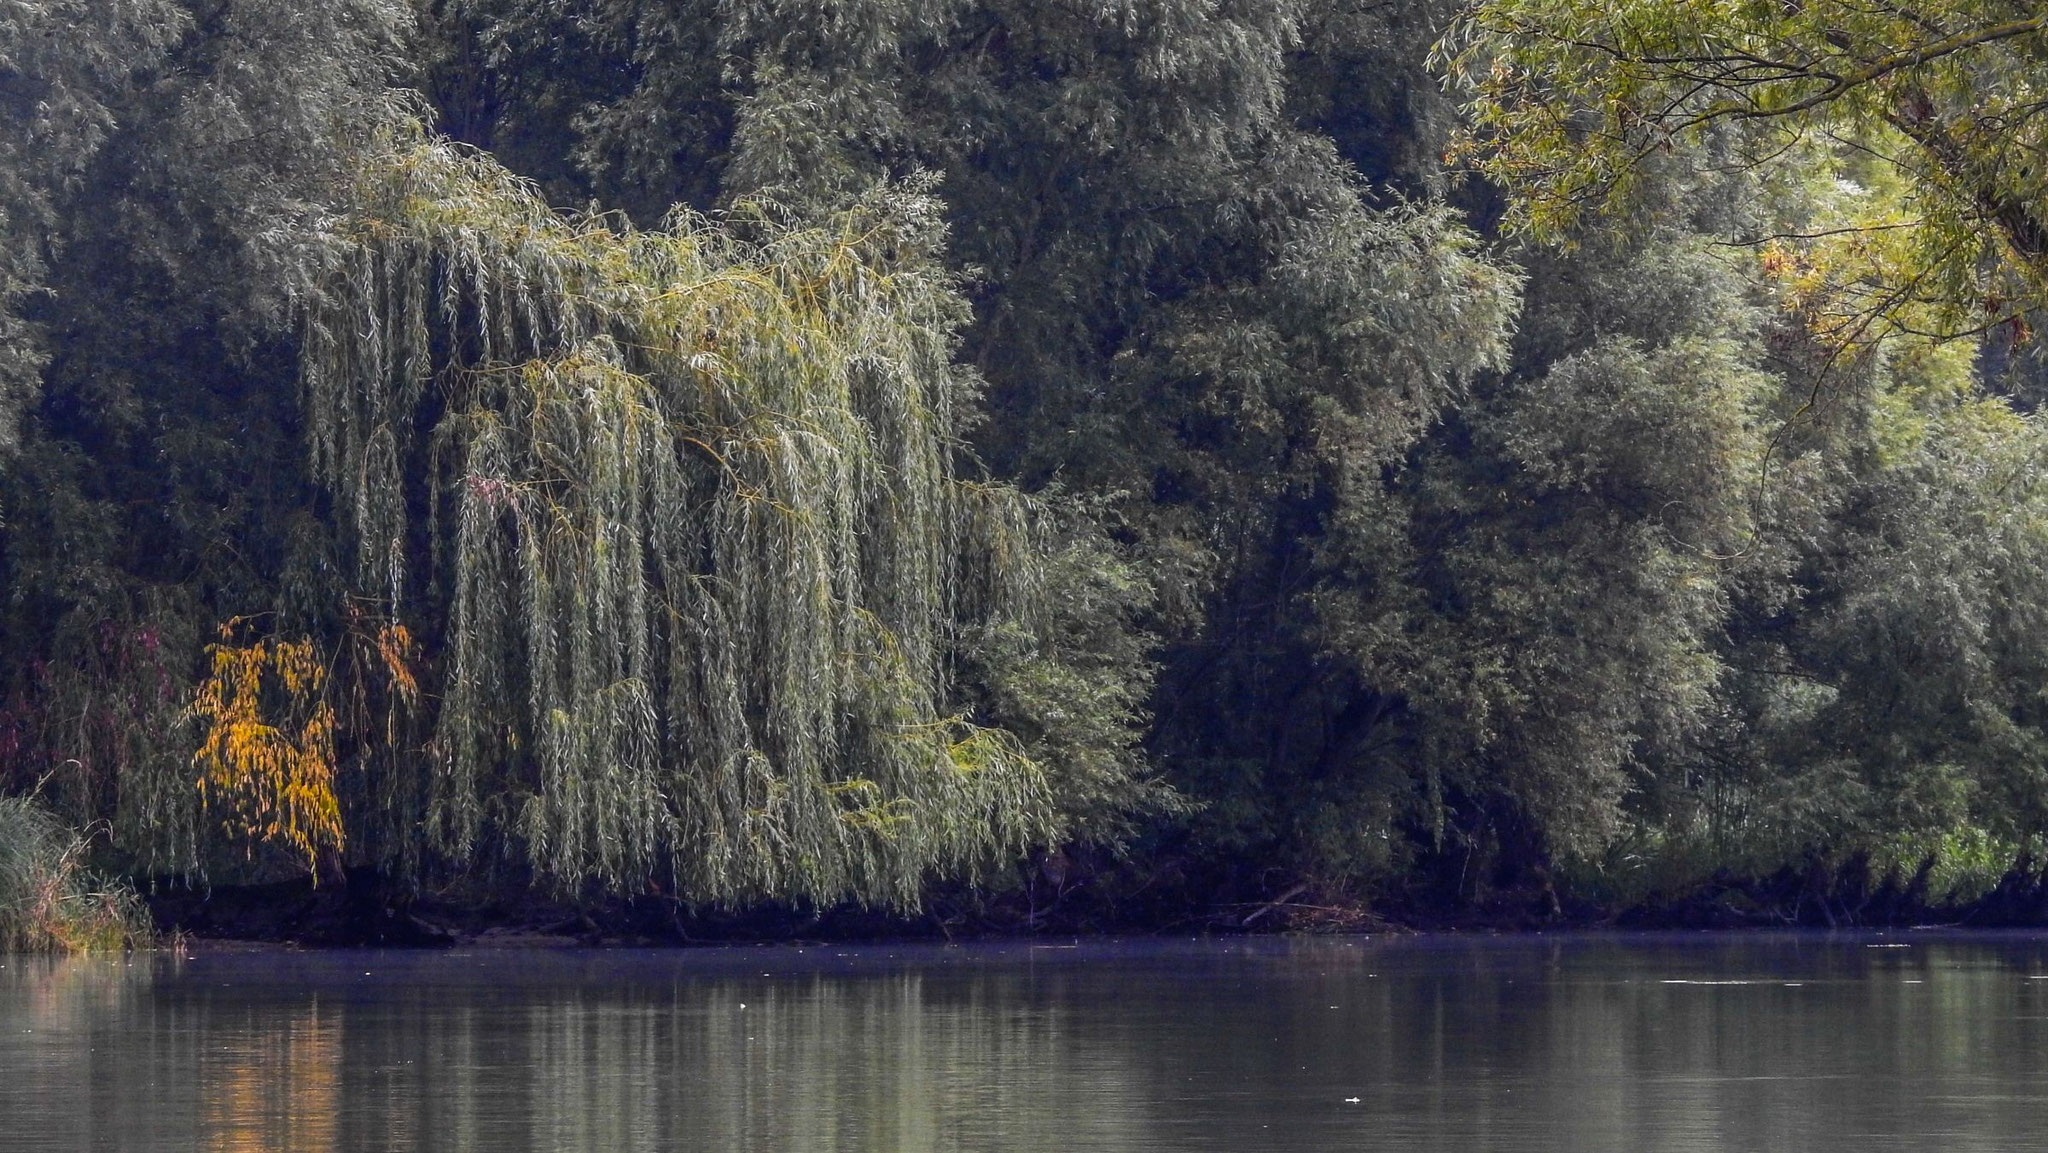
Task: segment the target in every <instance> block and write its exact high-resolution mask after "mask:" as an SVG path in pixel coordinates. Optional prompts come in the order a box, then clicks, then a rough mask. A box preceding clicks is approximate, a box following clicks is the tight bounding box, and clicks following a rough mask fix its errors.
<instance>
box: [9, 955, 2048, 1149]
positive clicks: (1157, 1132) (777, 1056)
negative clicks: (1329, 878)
mask: <svg viewBox="0 0 2048 1153" xmlns="http://www.w3.org/2000/svg"><path fill="white" fill-rule="evenodd" d="M0 964H4V966H5V967H4V968H0V1148H4V1149H7V1150H16V1149H22V1150H44V1149H51V1150H56V1149H63V1150H71V1149H91V1150H103V1149H104V1150H127V1149H133V1150H151V1151H155V1150H186V1149H192V1150H202V1149H203V1150H308V1151H311V1150H392V1149H436V1150H440V1149H447V1150H471V1149H473V1150H482V1151H490V1153H499V1151H515V1150H526V1149H536V1150H583V1149H588V1150H605V1151H607V1153H611V1151H619V1153H624V1151H630V1150H643V1149H644V1150H655V1149H662V1150H667V1149H715V1150H727V1149H733V1150H738V1149H747V1150H812V1149H816V1150H839V1149H846V1150H885V1151H889V1153H896V1151H920V1150H977V1151H978V1150H1046V1151H1054V1150H1057V1151H1062V1153H1064V1151H1067V1150H1166V1149H1175V1150H1179V1149H1231V1150H1246V1151H1264V1150H1456V1151H1458V1153H1474V1151H1478V1150H1570V1151H1573V1153H1581V1151H1593V1150H1628V1151H1631V1153H1635V1151H1644V1150H1721V1149H1727V1150H1760V1149H1782V1150H1834V1149H1841V1150H1852V1149H1853V1150H1859V1151H1864V1150H1875V1149H1940V1150H1957V1151H1960V1150H1979V1149H1981V1150H2013V1149H2028V1148H2036V1149H2039V1148H2048V937H2039V936H2033V937H2000V938H1981V937H1977V938H1937V937H1928V936H1924V935H1910V934H1909V935H1899V936H1893V937H1884V938H1880V937H1850V936H1829V937H1822V936H1742V937H1726V936H1708V935H1698V936H1687V937H1669V936H1667V937H1539V938H1519V939H1489V938H1463V937H1425V938H1420V939H1413V938H1411V939H1405V940H1404V939H1394V940H1381V939H1377V938H1375V939H1369V940H1368V939H1338V940H1305V941H1284V940H1282V941H1209V942H1191V941H1143V942H1131V941H1126V942H1099V943H1083V944H1081V945H1079V946H1078V947H1065V948H1057V947H1046V946H1044V945H1038V946H1032V945H1029V944H1006V945H999V946H969V947H960V948H948V947H937V946H933V947H909V948H906V947H901V946H898V947H893V948H892V947H886V946H873V947H844V946H841V947H827V948H808V949H803V950H796V949H772V950H770V949H761V950H755V949H745V950H696V951H674V952H657V951H637V950H621V951H571V952H562V951H535V952H511V951H473V952H453V953H320V952H269V953H224V954H212V955H208V954H201V955H199V956H195V957H192V958H188V959H183V960H179V959H175V958H171V957H157V958H132V959H123V958H87V959H71V960H37V959H28V958H19V957H7V956H0Z"/></svg>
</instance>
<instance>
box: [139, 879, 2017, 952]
mask: <svg viewBox="0 0 2048 1153" xmlns="http://www.w3.org/2000/svg"><path fill="white" fill-rule="evenodd" d="M1929 873H1930V870H1929V869H1928V868H1924V867H1923V868H1921V869H1920V870H1918V871H1916V872H1915V873H1914V874H1912V875H1901V874H1900V873H1898V872H1891V873H1887V874H1884V875H1877V874H1875V873H1874V872H1873V870H1872V869H1871V868H1870V866H1869V863H1868V861H1867V860H1864V859H1862V858H1851V859H1850V860H1848V861H1846V862H1842V863H1840V864H1837V865H1829V864H1828V863H1825V862H1812V863H1809V865H1808V866H1807V867H1806V868H1804V869H1794V868H1786V869H1783V870H1780V871H1779V872H1777V873H1775V874H1772V875H1771V876H1768V877H1761V878H1743V877H1737V876H1733V875H1726V874H1724V875H1720V876H1716V877H1714V878H1711V879H1710V880H1708V881H1706V882H1704V883H1702V884H1699V885H1697V886H1695V887H1693V888H1691V889H1688V890H1685V891H1683V892H1679V893H1676V894H1658V895H1655V896H1653V897H1651V898H1650V899H1647V900H1643V901H1639V902H1635V903H1631V904H1627V905H1602V904H1599V903H1597V902H1594V901H1591V900H1587V899H1583V898H1580V897H1577V896H1575V895H1573V894H1571V893H1569V892H1559V891H1557V890H1555V889H1553V888H1552V887H1550V886H1548V885H1544V886H1540V887H1526V888H1517V889H1505V890H1494V891H1490V892H1488V893H1486V894H1484V895H1483V896H1481V897H1479V898H1476V899H1465V900H1448V899H1445V896H1444V895H1443V894H1442V893H1438V892H1432V891H1429V890H1426V889H1409V890H1399V891H1392V892H1382V893H1378V894H1374V895H1372V896H1371V897H1370V898H1366V897H1361V896H1360V895H1357V894H1347V893H1342V892H1331V891H1325V890H1321V889H1318V888H1317V887H1315V886H1313V885H1309V884H1293V885H1286V886H1280V887H1277V888H1276V889H1274V890H1272V891H1270V895H1265V896H1262V897H1254V896H1249V895H1246V894H1245V893H1243V892H1242V891H1240V887H1236V886H1218V887H1213V888H1208V889H1206V890H1204V889H1197V888H1194V887H1192V886H1190V885H1187V884H1186V883H1184V881H1185V879H1183V883H1180V884H1171V885H1163V886H1154V885H1148V884H1145V883H1143V882H1142V881H1140V882H1139V883H1133V881H1132V878H1130V877H1129V876H1126V875H1121V874H1114V875H1109V876H1104V877H1097V878H1094V879H1091V880H1087V881H1083V882H1080V883H1072V884H1055V883H1050V882H1049V880H1048V879H1047V878H1045V877H1043V876H1037V877H1034V878H1033V881H1034V883H1033V884H1030V885H1023V884H1020V885H1017V886H1015V887H1013V888H1010V889H1007V890H1004V891H999V892H972V891H966V890H954V891H949V892H942V893H939V894H937V895H935V896H934V897H933V898H932V900H931V901H930V902H929V904H928V905H927V907H926V908H925V909H924V910H923V911H922V912H920V913H917V914H902V913H893V912H887V911H882V910H876V909H864V908H860V907H858V906H853V905H846V906H840V907H835V908H827V909H815V908H803V907H795V906H788V905H766V906H758V907H754V908H749V909H746V910H739V911H735V910H719V909H706V908H692V907H690V906H689V905H687V904H685V903H683V902H680V901H676V900H674V899H671V898H667V897H664V896H660V895H657V894H649V895H644V896H638V897H633V898H608V899H600V900H593V901H587V902H581V903H575V902H568V901H564V900H561V899H559V898H552V897H545V896H540V895H536V894H534V893H532V892H518V891H494V892H486V891H482V890H475V889H469V890H462V889H449V890H440V891H434V890H418V891H409V890H406V889H404V888H401V887H399V886H396V885H393V884H390V883H389V882H388V881H387V880H386V879H384V878H383V877H381V876H379V875H377V874H376V873H374V872H372V871H369V870H354V871H351V872H350V873H349V874H348V875H347V876H346V877H345V878H342V879H339V880H331V881H328V882H325V883H321V884H315V883H314V882H313V881H312V880H311V879H299V880H292V881H282V882H277V883H273V884H266V885H242V886H214V887H202V886H194V885H189V884H186V883H184V882H179V881H165V882H160V883H159V884H157V885H156V886H154V887H153V888H152V890H151V891H149V892H148V893H147V895H146V897H147V901H148V904H149V908H150V912H151V915H152V917H153V918H154V920H155V922H156V925H157V927H158V929H159V930H161V931H163V932H166V933H171V932H175V933H179V934H182V935H185V936H188V937H196V938H202V939H220V940H241V941H269V942H289V943H294V944H301V945H309V946H330V947H331V946H342V947H347V946H371V947H426V948H432V947H446V946H454V945H479V944H486V945H487V944H505V945H521V944H535V945H550V944H560V945H571V944H575V945H691V944H710V943H718V944H732V943H751V942H799V941H875V940H954V939H965V940H982V939H1001V938H1010V937H1030V936H1038V935H1104V934H1147V933H1187V932H1195V933H1205V934H1264V933H1343V932H1361V931H1369V930H1373V931H1379V930H1395V931H1400V930H1410V931H1444V930H1481V931H1495V932H1518V931H1543V930H1553V931H1554V930H1560V929H1594V928H1623V929H1640V930H1657V929H1666V930H1669V929H1722V930H1727V929H1782V928H1811V929H1852V928H1861V929H1873V928H1907V927H1926V926H1943V927H1957V928H1987V929H1988V928H2017V927H2041V926H2048V865H2037V864H2036V863H2035V862H2033V861H2032V860H2031V859H2023V860H2021V861H2019V862H2017V863H2015V864H2014V866H2013V867H2012V868H2011V869H2010V870H2009V871H2008V872H2007V873H2006V874H2005V876H2004V877H2003V879H2001V880H2000V881H1999V883H1998V884H1997V885H1996V886H1995V887H1993V888H1992V889H1991V890H1990V891H1989V892H1986V893H1984V894H1982V895H1981V896H1978V897H1975V898H1973V899H1969V900H1957V899H1954V897H1953V896H1952V895H1951V896H1948V897H1937V896H1934V895H1933V894H1931V893H1930V892H1929ZM1063 880H1064V879H1063ZM1148 890H1150V891H1148Z"/></svg>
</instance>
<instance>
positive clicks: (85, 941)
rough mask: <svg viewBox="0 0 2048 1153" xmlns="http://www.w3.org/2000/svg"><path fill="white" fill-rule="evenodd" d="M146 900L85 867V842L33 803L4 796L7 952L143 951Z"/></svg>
mask: <svg viewBox="0 0 2048 1153" xmlns="http://www.w3.org/2000/svg"><path fill="white" fill-rule="evenodd" d="M148 936H149V919H148V916H147V914H146V912H145V911H144V909H143V907H142V900H141V898H140V897H139V896H137V894H136V892H135V890H134V889H132V888H130V887H129V886H128V885H126V884H123V883H120V882H116V881H112V880H108V879H104V878H101V877H99V876H97V875H95V874H94V873H92V872H91V871H90V870H89V869H88V868H87V867H86V839H85V838H84V837H83V836H81V835H80V834H79V833H78V832H76V831H75V830H73V829H70V828H68V827H67V826H65V825H64V823H63V822H61V821H59V820H57V818H55V817H53V816H51V815H50V814H49V813H48V812H46V811H45V810H44V809H43V808H42V807H41V806H39V805H37V804H36V803H35V801H33V800H31V799H29V798H26V797H0V951H38V952H82V951H86V950H92V949H119V948H123V947H126V946H129V945H134V944H140V943H142V942H143V941H145V940H147V938H148Z"/></svg>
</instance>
